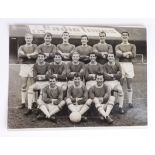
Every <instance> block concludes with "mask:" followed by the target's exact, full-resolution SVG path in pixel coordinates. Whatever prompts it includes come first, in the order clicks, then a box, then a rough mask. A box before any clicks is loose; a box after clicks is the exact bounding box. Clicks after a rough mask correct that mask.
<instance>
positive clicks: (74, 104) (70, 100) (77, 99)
mask: <svg viewBox="0 0 155 155" xmlns="http://www.w3.org/2000/svg"><path fill="white" fill-rule="evenodd" d="M66 103H67V105H68V109H69V110H70V111H71V112H79V113H80V114H81V116H82V118H83V119H84V120H86V119H87V117H85V116H83V115H84V114H85V112H86V111H87V110H88V109H89V108H90V105H91V103H92V100H91V99H88V92H87V89H86V87H85V86H84V85H82V84H81V78H80V75H79V74H78V73H76V74H75V75H74V85H72V86H71V87H69V88H68V91H67V99H66Z"/></svg>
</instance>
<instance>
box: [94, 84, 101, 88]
mask: <svg viewBox="0 0 155 155" xmlns="http://www.w3.org/2000/svg"><path fill="white" fill-rule="evenodd" d="M95 86H96V88H102V87H103V84H102V85H101V86H98V85H97V84H96V85H95Z"/></svg>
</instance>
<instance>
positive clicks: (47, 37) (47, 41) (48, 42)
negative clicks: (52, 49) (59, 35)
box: [44, 36, 52, 45]
mask: <svg viewBox="0 0 155 155" xmlns="http://www.w3.org/2000/svg"><path fill="white" fill-rule="evenodd" d="M44 41H45V43H46V44H47V45H48V44H50V43H51V41H52V37H51V36H45V37H44Z"/></svg>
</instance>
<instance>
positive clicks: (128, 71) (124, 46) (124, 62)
mask: <svg viewBox="0 0 155 155" xmlns="http://www.w3.org/2000/svg"><path fill="white" fill-rule="evenodd" d="M128 40H129V33H128V32H122V43H121V44H118V45H116V47H115V50H116V56H117V57H118V58H119V62H120V65H121V67H122V85H123V81H124V78H126V81H127V96H128V104H129V107H130V108H133V103H132V94H133V90H132V79H133V77H134V68H133V64H132V59H133V58H134V57H136V46H135V45H134V44H131V43H129V41H128Z"/></svg>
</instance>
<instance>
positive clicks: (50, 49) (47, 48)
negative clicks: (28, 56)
mask: <svg viewBox="0 0 155 155" xmlns="http://www.w3.org/2000/svg"><path fill="white" fill-rule="evenodd" d="M51 41H52V34H51V33H45V35H44V43H43V44H41V45H39V46H38V47H37V51H38V53H41V52H42V53H44V54H45V55H46V61H47V62H49V63H50V62H52V61H53V58H54V54H55V52H56V46H55V45H54V44H51Z"/></svg>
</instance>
